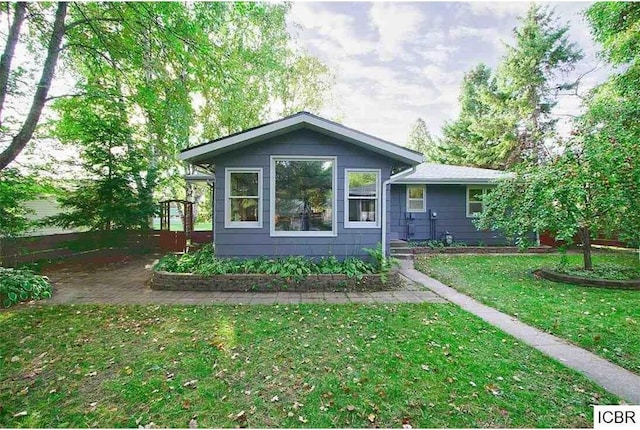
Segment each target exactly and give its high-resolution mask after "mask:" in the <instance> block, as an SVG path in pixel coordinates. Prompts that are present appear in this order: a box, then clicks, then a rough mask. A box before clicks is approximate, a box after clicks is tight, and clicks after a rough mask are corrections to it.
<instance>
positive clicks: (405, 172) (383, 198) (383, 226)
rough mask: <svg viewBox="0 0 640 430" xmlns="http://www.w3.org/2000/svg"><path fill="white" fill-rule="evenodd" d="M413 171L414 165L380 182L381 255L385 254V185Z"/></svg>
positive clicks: (414, 169)
mask: <svg viewBox="0 0 640 430" xmlns="http://www.w3.org/2000/svg"><path fill="white" fill-rule="evenodd" d="M415 171H416V166H413V167H411V168H410V169H407V170H403V171H402V172H400V173H396V174H395V175H393V176H391V177H390V178H389V179H387V180H386V181H384V182H383V183H382V234H381V235H382V238H381V239H382V240H381V241H380V243H381V244H382V255H383V256H385V257H386V256H387V187H388V186H389V184H391V183H392V182H394V181H396V180H397V179H399V178H401V177H403V176H406V175H410V174H412V173H413V172H415Z"/></svg>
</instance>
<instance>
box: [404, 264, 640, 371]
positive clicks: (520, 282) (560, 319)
mask: <svg viewBox="0 0 640 430" xmlns="http://www.w3.org/2000/svg"><path fill="white" fill-rule="evenodd" d="M568 258H569V260H570V264H573V265H576V266H577V265H579V264H580V262H581V259H582V256H581V255H571V254H570V255H568ZM559 259H560V257H559V256H558V255H536V256H530V255H526V256H525V255H517V256H488V255H487V256H475V255H474V256H471V255H465V256H444V255H443V256H434V257H422V258H420V259H418V260H416V268H417V269H418V270H421V271H423V272H424V273H426V274H428V275H430V276H432V277H434V278H436V279H439V280H440V281H442V282H444V283H446V284H448V285H451V286H452V287H453V288H455V289H457V290H458V291H460V292H463V293H465V294H468V295H470V296H471V297H474V298H475V299H477V300H479V301H481V302H482V303H484V304H487V305H489V306H492V307H494V308H496V309H499V310H501V311H503V312H506V313H508V314H510V315H513V316H516V317H517V318H518V319H519V320H521V321H523V322H525V323H527V324H531V325H533V326H536V327H538V328H540V329H542V330H545V331H547V332H549V333H553V334H555V335H557V336H559V337H562V338H564V339H567V340H569V341H571V342H573V343H574V344H576V345H579V346H581V347H583V348H586V349H588V350H590V351H593V352H594V353H596V354H598V355H600V356H602V357H604V358H606V359H607V360H610V361H612V362H614V363H616V364H619V365H620V366H622V367H625V368H626V369H628V370H630V371H632V372H635V373H640V291H629V290H609V289H604V288H593V287H581V286H577V285H568V284H560V283H556V282H551V281H546V280H544V279H536V278H535V277H534V276H533V274H531V272H530V271H531V269H537V268H539V267H542V266H553V265H554V264H557V263H558V261H559ZM598 263H614V264H619V265H624V266H628V267H636V268H637V267H638V257H637V255H634V254H630V253H629V254H621V253H616V254H607V253H597V254H595V255H594V265H597V264H598Z"/></svg>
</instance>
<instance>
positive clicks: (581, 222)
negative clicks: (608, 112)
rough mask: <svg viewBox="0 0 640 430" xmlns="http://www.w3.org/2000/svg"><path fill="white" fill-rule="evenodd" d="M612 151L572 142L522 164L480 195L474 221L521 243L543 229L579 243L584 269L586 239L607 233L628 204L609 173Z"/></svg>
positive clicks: (588, 254) (588, 249)
mask: <svg viewBox="0 0 640 430" xmlns="http://www.w3.org/2000/svg"><path fill="white" fill-rule="evenodd" d="M616 157H617V155H616V153H615V151H609V150H606V149H605V150H603V148H602V147H593V146H589V145H585V144H584V142H580V141H579V139H578V140H577V141H573V142H572V143H571V144H570V145H567V146H566V147H565V148H564V151H563V153H562V154H560V155H557V156H555V157H554V158H553V159H551V160H549V161H548V162H546V163H545V164H544V165H537V164H531V163H524V164H521V165H519V166H517V167H516V168H515V170H514V171H513V172H512V176H511V177H509V178H507V179H504V180H502V181H500V182H499V184H498V185H497V187H496V188H495V189H493V190H492V191H491V192H489V193H487V194H486V195H485V196H484V198H483V204H484V211H483V212H482V214H481V215H480V218H479V219H478V220H476V225H477V226H478V227H479V228H483V229H492V230H500V231H502V232H504V233H505V234H506V235H508V236H509V237H512V238H514V239H515V240H516V241H517V242H518V243H520V244H521V245H526V244H528V243H527V238H528V236H529V235H530V233H531V232H532V231H538V232H542V231H548V232H550V233H551V234H552V235H553V236H554V238H555V239H556V240H557V241H564V242H566V243H567V244H572V243H575V238H576V237H578V238H579V240H580V242H581V243H582V251H583V256H584V268H585V269H587V270H590V269H591V268H592V261H591V239H592V238H593V237H595V236H596V235H597V234H602V233H605V234H606V233H612V232H613V229H615V228H616V226H617V225H618V222H620V221H621V220H622V219H623V218H624V217H625V216H626V214H627V212H628V208H627V207H626V206H625V205H624V201H623V199H621V195H620V193H619V192H618V191H619V190H620V188H621V186H623V184H622V183H620V181H619V180H620V178H619V177H618V176H616V175H613V176H612V175H609V172H608V169H609V168H610V167H611V166H612V164H613V163H615V158H616Z"/></svg>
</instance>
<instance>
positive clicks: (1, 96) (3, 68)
mask: <svg viewBox="0 0 640 430" xmlns="http://www.w3.org/2000/svg"><path fill="white" fill-rule="evenodd" d="M26 10H27V4H26V3H24V2H20V3H16V7H15V9H14V13H13V22H12V23H11V28H10V29H9V36H8V37H7V44H6V46H5V47H4V53H3V54H2V57H1V58H0V125H1V124H2V117H1V115H2V111H3V109H4V100H5V98H6V97H7V87H8V85H9V74H10V73H11V61H12V60H13V54H14V53H15V51H16V45H17V44H18V38H19V37H20V28H21V27H22V23H23V21H24V16H25V12H26Z"/></svg>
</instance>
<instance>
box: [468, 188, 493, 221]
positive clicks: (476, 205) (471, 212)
mask: <svg viewBox="0 0 640 430" xmlns="http://www.w3.org/2000/svg"><path fill="white" fill-rule="evenodd" d="M488 191H489V189H488V188H486V187H479V186H468V187H467V217H469V218H472V217H477V216H479V215H480V214H481V213H482V210H483V206H482V197H483V196H484V195H485V194H486V193H487V192H488Z"/></svg>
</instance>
